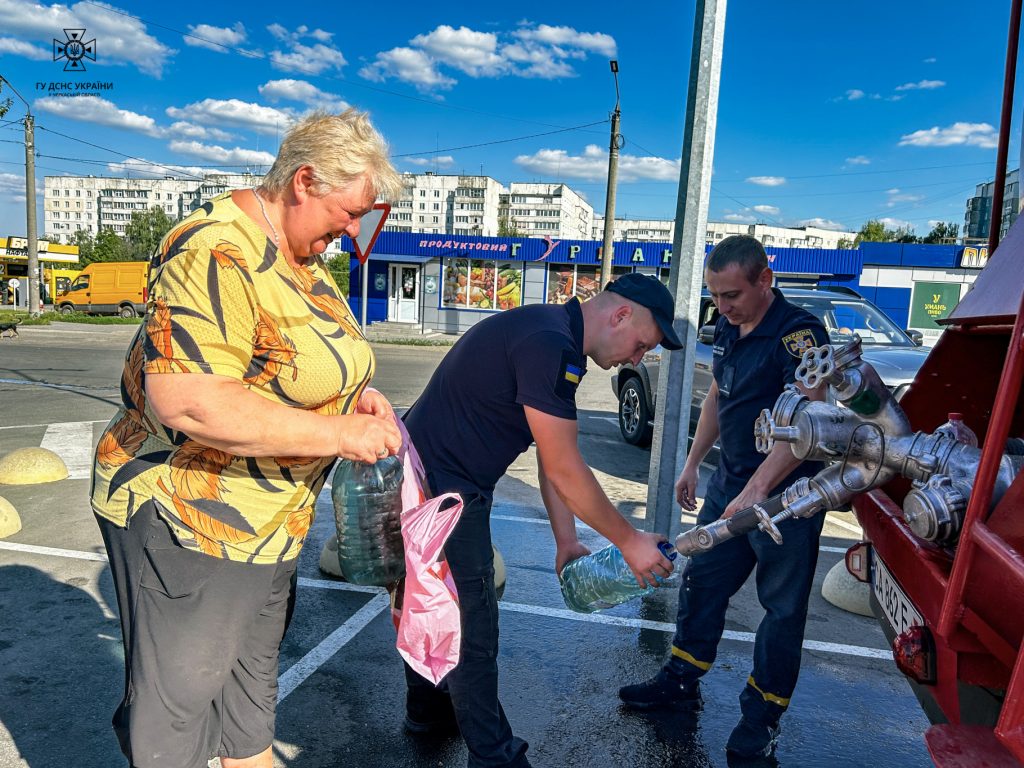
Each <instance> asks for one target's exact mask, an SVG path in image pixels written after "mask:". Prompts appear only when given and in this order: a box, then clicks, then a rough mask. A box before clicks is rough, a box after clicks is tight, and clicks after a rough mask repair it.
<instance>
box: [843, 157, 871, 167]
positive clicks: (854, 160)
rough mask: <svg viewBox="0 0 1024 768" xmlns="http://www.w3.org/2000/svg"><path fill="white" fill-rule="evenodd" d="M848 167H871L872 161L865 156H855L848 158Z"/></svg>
mask: <svg viewBox="0 0 1024 768" xmlns="http://www.w3.org/2000/svg"><path fill="white" fill-rule="evenodd" d="M846 164H847V165H871V160H870V159H869V158H867V157H865V156H864V155H854V156H853V157H848V158H846Z"/></svg>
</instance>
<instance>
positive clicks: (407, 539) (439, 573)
mask: <svg viewBox="0 0 1024 768" xmlns="http://www.w3.org/2000/svg"><path fill="white" fill-rule="evenodd" d="M396 420H397V422H398V428H399V430H400V431H401V432H402V449H401V450H400V451H399V452H398V456H399V458H400V459H401V460H402V469H403V470H404V476H403V479H402V540H403V541H404V543H405V579H404V581H403V585H404V592H403V594H402V599H401V604H400V606H396V610H395V614H397V615H396V616H394V618H395V619H396V625H397V628H398V643H397V645H398V652H399V654H401V656H402V658H403V659H405V660H406V662H408V664H409V666H410V667H412V668H413V669H414V670H416V672H417V673H419V674H420V675H422V676H423V677H425V678H427V679H428V680H430V681H431V682H433V683H434V685H437V684H438V683H439V682H440V681H441V679H442V678H443V677H444V676H445V675H447V674H448V673H449V672H451V671H452V670H453V669H455V666H456V665H457V664H458V663H459V649H460V647H461V643H462V624H461V620H460V617H459V597H458V593H457V592H456V590H455V582H454V581H453V580H452V576H451V570H450V569H449V567H448V563H447V562H444V561H443V560H442V561H441V562H438V558H439V557H440V556H441V552H442V549H443V548H444V544H445V542H446V541H447V540H448V536H449V535H450V534H451V532H452V531H453V530H454V529H455V525H456V524H457V523H458V522H459V517H460V516H461V515H462V498H461V497H460V496H459V495H458V494H456V493H446V494H444V495H442V496H438V497H437V498H434V499H430V500H429V501H428V500H426V497H427V493H426V487H427V483H426V473H425V472H424V469H423V462H422V461H421V460H420V457H419V454H417V453H416V448H415V446H413V444H412V440H411V439H410V438H409V433H408V432H407V431H406V429H405V425H404V424H403V423H402V421H401V419H398V418H397V417H396ZM448 501H454V502H455V503H454V504H452V505H450V506H448V507H447V508H444V509H442V507H443V506H444V504H445V502H448ZM400 588H402V587H401V586H400Z"/></svg>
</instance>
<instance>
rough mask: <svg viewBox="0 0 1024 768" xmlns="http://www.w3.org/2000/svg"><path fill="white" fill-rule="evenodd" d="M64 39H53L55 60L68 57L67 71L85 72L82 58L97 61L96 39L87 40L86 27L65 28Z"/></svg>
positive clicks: (65, 67) (65, 66) (65, 69)
mask: <svg viewBox="0 0 1024 768" xmlns="http://www.w3.org/2000/svg"><path fill="white" fill-rule="evenodd" d="M64 37H65V39H64V40H58V39H57V38H54V39H53V60H54V61H60V60H61V59H67V61H66V62H65V64H64V71H65V72H85V64H83V63H82V59H89V60H90V61H96V40H95V38H94V39H92V40H85V39H84V38H85V30H84V29H65V30H64Z"/></svg>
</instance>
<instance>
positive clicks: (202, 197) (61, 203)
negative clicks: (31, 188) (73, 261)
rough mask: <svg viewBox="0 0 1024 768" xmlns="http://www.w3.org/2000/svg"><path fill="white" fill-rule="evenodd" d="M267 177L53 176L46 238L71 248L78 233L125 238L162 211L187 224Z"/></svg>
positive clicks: (47, 190) (47, 194) (47, 192)
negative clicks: (136, 218)
mask: <svg viewBox="0 0 1024 768" xmlns="http://www.w3.org/2000/svg"><path fill="white" fill-rule="evenodd" d="M262 180H263V177H262V176H258V175H254V174H248V173H232V174H210V175H208V176H206V177H205V178H204V179H202V180H199V179H196V178H191V179H177V178H173V177H165V178H163V179H125V178H114V177H107V176H47V177H46V178H45V179H44V182H43V189H44V200H43V232H44V233H45V236H46V238H47V239H48V240H50V241H51V242H55V243H70V242H72V239H73V238H74V235H75V232H77V231H78V230H85V231H87V232H89V233H90V234H92V235H93V237H95V236H96V235H97V234H99V231H100V229H101V228H108V229H112V230H113V231H114V232H116V233H117V234H118V235H122V236H123V235H124V233H125V228H126V227H127V226H128V223H129V222H130V221H131V218H132V214H133V213H136V212H139V213H143V212H145V211H147V210H149V209H150V208H153V207H156V208H160V209H161V210H162V211H163V212H164V213H166V214H167V215H168V216H169V217H170V218H171V219H181V218H184V217H185V216H188V215H189V214H190V213H191V212H192V211H194V210H195V209H196V208H198V207H199V206H201V205H202V204H203V203H205V202H206V201H207V200H209V199H211V198H213V197H216V196H217V195H219V194H222V193H224V192H226V191H227V190H229V189H236V188H246V187H255V186H257V185H258V184H259V183H260V182H261V181H262Z"/></svg>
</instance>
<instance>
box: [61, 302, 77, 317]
mask: <svg viewBox="0 0 1024 768" xmlns="http://www.w3.org/2000/svg"><path fill="white" fill-rule="evenodd" d="M74 312H75V305H74V304H61V307H60V313H61V314H62V315H72V314H74Z"/></svg>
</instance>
